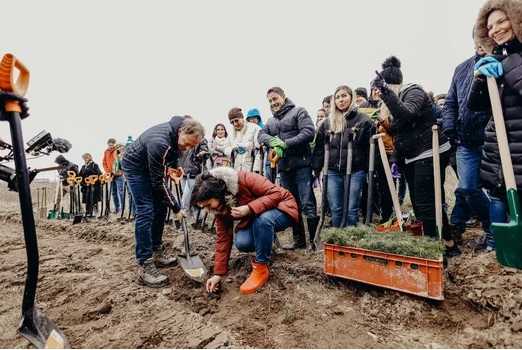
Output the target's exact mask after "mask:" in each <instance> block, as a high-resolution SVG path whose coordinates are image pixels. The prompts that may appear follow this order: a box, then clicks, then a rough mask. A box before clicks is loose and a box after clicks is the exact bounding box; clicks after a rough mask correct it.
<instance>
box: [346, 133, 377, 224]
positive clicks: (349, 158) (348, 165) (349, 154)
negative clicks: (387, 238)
mask: <svg viewBox="0 0 522 350" xmlns="http://www.w3.org/2000/svg"><path fill="white" fill-rule="evenodd" d="M352 132H353V133H354V134H355V128H352V130H351V132H350V133H349V134H348V152H347V155H346V176H345V178H344V197H343V217H342V219H341V227H346V221H347V220H346V219H347V217H348V204H349V202H350V185H351V183H352V160H353V159H352V158H353V141H352V136H355V135H354V134H352ZM371 209H372V208H369V209H368V210H370V211H371Z"/></svg>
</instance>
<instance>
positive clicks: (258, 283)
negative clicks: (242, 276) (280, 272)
mask: <svg viewBox="0 0 522 350" xmlns="http://www.w3.org/2000/svg"><path fill="white" fill-rule="evenodd" d="M268 277H270V271H269V270H268V265H267V264H261V263H256V262H254V260H252V273H251V274H250V276H248V278H247V279H246V281H245V282H243V284H242V285H241V287H239V293H241V294H250V293H254V292H255V291H256V290H258V289H260V288H261V287H263V286H264V284H265V283H266V281H268Z"/></svg>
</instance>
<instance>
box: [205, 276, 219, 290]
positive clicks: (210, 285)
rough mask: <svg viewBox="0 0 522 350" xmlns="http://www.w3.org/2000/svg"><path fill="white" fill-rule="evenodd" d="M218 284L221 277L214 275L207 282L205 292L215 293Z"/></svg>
mask: <svg viewBox="0 0 522 350" xmlns="http://www.w3.org/2000/svg"><path fill="white" fill-rule="evenodd" d="M219 282H221V276H218V275H214V276H212V277H210V278H209V279H208V280H207V292H209V293H212V292H217V290H218V285H219Z"/></svg>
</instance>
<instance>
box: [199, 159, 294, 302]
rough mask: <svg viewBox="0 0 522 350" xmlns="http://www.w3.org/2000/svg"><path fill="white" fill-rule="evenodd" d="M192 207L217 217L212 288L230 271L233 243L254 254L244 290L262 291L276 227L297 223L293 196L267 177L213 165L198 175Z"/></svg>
mask: <svg viewBox="0 0 522 350" xmlns="http://www.w3.org/2000/svg"><path fill="white" fill-rule="evenodd" d="M191 206H192V207H200V208H205V209H206V210H208V211H210V212H211V213H213V214H214V215H215V217H216V227H217V230H216V233H217V240H216V252H215V258H214V259H215V260H214V261H215V262H214V275H213V276H212V277H211V278H209V279H208V280H207V284H206V289H207V291H208V292H209V293H210V292H214V291H216V290H217V288H218V284H219V283H220V281H221V279H222V276H223V275H225V274H226V273H227V271H228V261H229V259H230V251H231V249H232V243H233V242H234V221H235V220H239V222H238V223H237V225H236V228H235V232H236V235H235V242H236V247H237V249H238V250H239V251H242V252H255V258H254V259H252V273H251V274H250V276H249V277H248V278H247V280H246V281H245V282H244V283H243V284H242V285H241V287H240V288H239V292H240V293H241V294H250V293H254V292H255V291H257V290H259V289H260V288H261V287H263V285H264V284H265V283H266V282H267V281H268V278H269V276H270V272H269V270H268V263H269V261H270V256H271V253H272V244H273V240H274V234H275V232H276V231H281V230H284V229H286V228H288V227H290V226H292V224H294V223H296V222H297V220H298V217H299V213H298V208H297V203H296V201H295V199H294V197H293V196H292V194H291V193H290V192H289V191H288V190H286V189H284V188H282V187H280V186H277V185H275V184H273V183H272V182H270V181H269V180H268V179H266V178H265V177H263V176H261V175H259V174H256V173H251V172H246V171H239V172H236V171H235V170H234V169H232V168H229V167H219V168H214V169H212V170H210V171H207V172H203V173H202V174H200V175H198V176H197V177H196V181H195V184H194V189H193V191H192V197H191Z"/></svg>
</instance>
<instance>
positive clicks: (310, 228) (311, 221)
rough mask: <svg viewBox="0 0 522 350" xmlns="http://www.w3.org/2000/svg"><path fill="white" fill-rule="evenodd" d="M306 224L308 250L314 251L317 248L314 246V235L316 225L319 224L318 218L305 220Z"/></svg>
mask: <svg viewBox="0 0 522 350" xmlns="http://www.w3.org/2000/svg"><path fill="white" fill-rule="evenodd" d="M306 223H307V225H308V232H309V234H310V240H309V243H310V245H309V247H308V250H311V251H314V252H315V251H316V250H317V247H316V245H315V233H316V231H317V225H318V224H319V218H307V219H306Z"/></svg>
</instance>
